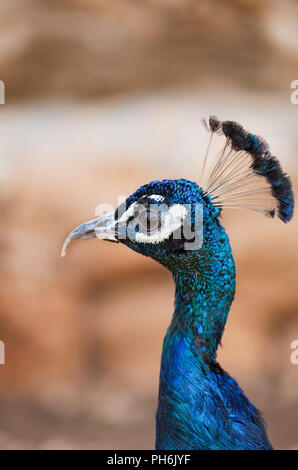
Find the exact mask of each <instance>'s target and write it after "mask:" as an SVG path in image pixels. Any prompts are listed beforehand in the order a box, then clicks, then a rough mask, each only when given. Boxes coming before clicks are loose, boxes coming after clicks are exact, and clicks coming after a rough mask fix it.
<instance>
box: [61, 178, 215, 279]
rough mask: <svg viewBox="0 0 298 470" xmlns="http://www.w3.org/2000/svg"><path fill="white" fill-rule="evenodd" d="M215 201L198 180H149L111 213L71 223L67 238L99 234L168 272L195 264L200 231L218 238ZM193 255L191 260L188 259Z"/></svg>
mask: <svg viewBox="0 0 298 470" xmlns="http://www.w3.org/2000/svg"><path fill="white" fill-rule="evenodd" d="M219 214H220V208H218V207H216V206H214V205H213V204H212V202H211V200H210V198H209V196H208V195H207V194H204V191H203V190H202V188H201V187H200V186H198V184H197V183H195V182H191V181H188V180H185V179H179V180H163V181H152V182H150V183H148V184H146V185H144V186H141V187H140V188H139V189H138V190H137V191H135V192H134V193H133V194H132V195H131V196H129V197H128V198H127V199H126V201H125V202H123V203H122V204H121V205H120V206H119V207H118V208H117V209H116V211H115V212H110V213H106V214H104V215H103V216H101V217H98V218H96V219H93V220H91V221H89V222H87V223H84V224H82V225H80V226H79V227H77V228H75V229H74V230H73V231H72V232H71V234H70V235H69V237H68V238H67V239H66V241H65V244H64V247H63V251H62V254H63V255H64V254H65V252H66V247H67V245H68V244H69V243H70V241H71V240H74V239H86V238H95V237H97V238H99V239H104V240H109V241H112V242H116V243H119V242H120V243H123V244H124V245H126V246H128V247H129V248H131V249H133V250H134V251H136V252H138V253H140V254H143V255H145V256H149V257H151V258H153V259H155V260H157V261H158V262H160V263H161V264H163V265H165V266H166V267H168V268H169V269H170V270H171V271H174V272H175V271H177V270H178V271H179V270H181V269H183V270H185V269H188V270H191V269H192V268H195V264H196V263H195V256H197V254H198V253H199V252H200V250H201V249H202V246H203V242H204V235H206V237H207V238H208V237H209V232H210V230H211V229H212V230H213V232H215V233H214V234H213V236H214V237H215V236H216V228H217V235H218V236H219V237H220V236H221V238H222V232H221V228H220V224H219V223H218V216H219ZM192 260H193V262H192Z"/></svg>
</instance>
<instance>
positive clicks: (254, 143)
mask: <svg viewBox="0 0 298 470" xmlns="http://www.w3.org/2000/svg"><path fill="white" fill-rule="evenodd" d="M203 125H204V127H205V128H206V130H207V131H208V132H209V133H210V139H209V143H208V147H207V151H206V155H205V158H204V162H203V168H202V174H201V181H200V186H201V188H202V189H203V191H204V193H205V194H208V195H209V197H210V199H211V201H212V203H213V205H214V206H217V207H219V208H221V209H222V208H229V209H231V208H242V209H251V210H254V211H257V212H261V213H262V214H264V215H267V216H271V217H274V216H275V215H276V214H277V215H278V217H279V218H280V219H281V220H282V221H283V222H289V221H290V220H291V218H292V216H293V210H294V197H293V191H292V185H291V181H290V179H289V177H288V175H287V174H286V173H284V172H283V171H282V169H281V166H280V163H279V161H278V159H277V158H276V157H275V156H274V155H272V153H271V152H270V149H269V146H268V144H267V142H266V141H265V140H264V139H263V138H262V137H259V136H257V135H254V134H252V133H250V132H248V131H246V130H245V129H244V128H243V127H242V126H241V125H240V124H238V123H237V122H234V121H220V120H219V119H218V118H217V117H216V116H210V117H209V120H208V121H206V120H205V119H204V120H203ZM218 137H220V138H225V142H224V146H223V148H221V150H220V151H219V152H213V151H212V146H213V144H214V140H215V139H216V138H218Z"/></svg>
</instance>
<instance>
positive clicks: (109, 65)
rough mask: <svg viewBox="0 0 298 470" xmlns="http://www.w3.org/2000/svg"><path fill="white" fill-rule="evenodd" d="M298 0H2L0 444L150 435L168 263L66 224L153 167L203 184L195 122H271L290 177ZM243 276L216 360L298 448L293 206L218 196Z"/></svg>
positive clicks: (295, 152)
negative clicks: (285, 213) (282, 217)
mask: <svg viewBox="0 0 298 470" xmlns="http://www.w3.org/2000/svg"><path fill="white" fill-rule="evenodd" d="M297 19H298V2H297V1H294V0H293V1H290V0H286V1H270V2H269V1H257V0H255V1H251V0H250V1H249V0H225V1H219V0H211V1H207V0H205V1H200V2H198V1H195V0H185V1H184V2H181V1H179V0H143V1H142V2H139V1H137V0H114V1H113V2H111V1H108V0H105V1H104V0H96V1H95V0H84V1H83V0H60V1H56V0H51V1H48V0H44V1H43V2H40V1H37V0H26V1H25V0H21V1H20V0H19V1H16V0H2V2H1V6H0V79H1V80H3V81H4V82H5V84H6V104H5V105H4V106H3V105H1V106H0V137H1V145H0V218H1V225H0V257H1V264H0V340H2V341H4V342H5V350H6V364H5V365H0V447H1V448H2V449H13V448H22V449H32V448H33V449H48V448H50V449H51V448H53V449H64V448H65V449H80V448H83V449H88V448H92V449H93V448H95V449H96V448H99V449H113V448H116V449H136V448H138V449H152V448H153V446H154V413H155V407H156V400H157V386H158V374H159V360H160V353H161V345H162V338H163V336H164V333H165V330H166V327H167V325H168V323H169V321H170V318H171V314H172V310H173V294H174V289H173V284H172V280H171V277H170V274H169V273H168V272H166V271H165V270H164V269H163V268H162V267H161V266H159V265H157V264H155V263H154V262H153V261H152V260H150V259H145V258H143V257H141V256H139V255H137V254H136V253H133V252H132V251H130V250H128V249H127V248H125V247H124V246H119V245H113V244H109V243H104V242H99V241H97V240H92V241H86V242H81V243H78V244H75V243H74V245H73V246H71V248H70V250H69V254H68V256H67V257H66V258H64V259H61V258H60V256H59V252H60V249H61V245H62V242H63V240H64V237H65V236H66V235H67V234H68V233H69V231H70V230H71V229H72V228H73V227H75V226H76V225H78V224H79V223H81V222H82V221H84V220H88V219H91V218H92V217H93V216H94V210H95V208H96V206H97V205H98V204H99V203H101V202H104V203H110V204H113V205H114V206H116V205H117V198H118V196H119V195H129V194H131V193H132V192H133V191H134V190H135V189H136V188H137V187H138V186H140V185H141V184H144V183H146V182H148V181H150V180H151V179H161V178H165V177H168V178H172V177H173V178H176V177H186V178H189V179H192V180H196V179H197V178H198V175H199V169H200V161H201V157H202V155H203V152H204V148H205V135H204V133H203V131H202V129H201V124H200V118H201V117H203V116H206V115H208V114H210V113H215V114H217V115H218V116H219V117H221V118H223V119H236V120H239V121H240V122H241V123H242V124H243V125H244V126H245V127H247V128H250V129H251V130H252V131H254V132H257V133H258V134H261V135H263V136H264V137H265V138H266V139H267V140H268V141H269V142H270V144H271V148H272V150H273V151H274V152H275V153H276V154H277V155H279V157H280V159H281V161H282V164H283V166H284V168H285V169H286V170H287V171H288V172H289V174H291V176H292V179H293V184H294V188H297V174H298V172H297V157H298V138H297V124H298V105H296V106H295V105H293V104H291V101H290V95H291V92H292V90H291V88H290V84H291V82H292V81H293V80H295V79H298V57H297V47H298V33H297V28H296V24H297ZM223 223H224V225H225V227H226V229H227V231H228V233H229V235H230V238H231V244H232V248H233V252H234V257H235V260H236V264H237V270H238V271H237V275H238V277H237V292H236V300H235V302H234V304H233V307H232V310H231V313H230V317H229V320H228V323H227V327H226V332H225V335H224V340H223V347H222V348H221V349H220V351H219V360H220V362H221V364H222V366H223V367H224V368H225V369H227V370H228V371H229V372H230V373H231V374H232V375H233V376H234V377H236V378H237V380H238V382H239V383H240V385H241V386H242V387H243V388H244V390H245V391H246V393H247V395H248V396H249V397H250V398H251V399H252V400H253V401H254V402H255V404H256V405H257V406H258V407H259V408H260V409H261V410H262V411H263V413H264V416H265V419H266V421H267V424H268V432H269V435H270V437H271V440H272V443H273V445H274V446H275V447H277V448H283V449H290V448H291V449H293V448H298V427H297V419H298V412H297V409H298V407H297V396H298V365H293V364H292V363H291V361H290V357H291V353H292V350H291V347H290V345H291V342H292V341H293V340H295V339H297V340H298V295H297V283H298V250H297V248H298V246H297V229H298V223H297V218H296V217H295V218H294V220H293V221H292V222H291V223H290V224H288V225H284V224H282V223H281V222H280V221H278V220H276V221H275V220H273V221H272V220H267V219H266V218H263V217H262V216H260V215H258V214H254V213H248V212H241V211H235V212H234V211H226V214H224V216H223Z"/></svg>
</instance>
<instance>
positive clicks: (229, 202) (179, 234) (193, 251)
mask: <svg viewBox="0 0 298 470" xmlns="http://www.w3.org/2000/svg"><path fill="white" fill-rule="evenodd" d="M204 125H205V127H206V128H207V130H208V132H209V133H210V141H209V145H208V150H207V152H206V156H205V159H204V162H203V169H202V175H201V182H200V185H198V184H197V183H194V182H191V181H188V180H185V179H178V180H163V181H152V182H151V183H149V184H146V185H144V186H141V187H140V188H139V189H138V190H137V191H135V192H134V193H133V194H132V195H131V196H130V197H129V198H128V199H127V200H126V201H125V202H124V203H123V204H121V205H120V206H119V207H118V208H117V209H116V211H115V212H114V211H113V212H110V213H106V214H104V215H102V216H101V217H98V218H96V219H93V220H91V221H89V222H86V223H84V224H82V225H80V226H79V227H77V228H75V229H74V230H73V231H72V232H71V234H70V235H69V236H68V238H67V239H66V240H65V243H64V246H63V249H62V255H65V253H66V248H67V246H68V244H69V243H70V241H72V240H75V239H86V238H95V237H96V238H99V239H104V240H109V241H112V242H121V243H123V244H125V245H127V246H128V247H129V248H131V249H133V250H134V251H137V252H138V253H141V254H143V255H145V256H150V257H151V258H153V259H155V260H157V261H158V262H160V263H161V264H163V265H165V266H166V267H167V268H168V269H170V270H171V271H172V272H173V273H177V272H178V273H179V272H185V271H188V272H192V271H198V270H199V269H200V265H201V264H202V263H203V264H204V266H205V265H206V260H207V261H208V259H210V258H212V263H213V267H214V264H216V263H215V261H216V262H218V264H219V265H220V264H226V266H227V270H230V269H231V265H232V261H231V262H230V261H229V260H231V258H232V257H231V254H230V247H229V240H228V237H227V235H226V233H225V231H224V229H223V227H222V225H221V223H220V220H219V219H220V213H221V210H222V209H224V208H247V209H252V210H255V211H257V212H261V213H262V214H264V215H267V216H271V217H274V216H275V214H277V215H278V216H279V218H280V219H281V220H282V221H283V222H288V221H289V220H290V219H291V218H292V215H293V207H294V198H293V192H292V187H291V182H290V180H289V177H288V176H287V175H286V174H285V173H283V171H282V169H281V166H280V164H279V161H278V160H277V159H276V157H274V156H273V155H272V154H271V153H270V151H269V147H268V145H267V144H266V142H265V141H264V140H263V139H262V138H260V137H258V136H255V135H253V134H251V133H249V132H247V131H245V130H244V129H243V127H242V126H241V125H240V124H238V123H236V122H233V121H223V122H221V121H219V120H218V119H217V118H216V117H214V116H211V117H210V118H209V121H208V123H207V122H206V121H205V122H204ZM214 136H219V137H220V138H222V137H224V138H225V140H224V145H223V146H222V149H221V151H220V152H219V154H217V155H216V156H215V158H213V160H212V159H211V162H210V161H209V160H210V157H209V155H210V154H212V151H211V149H212V145H213V141H214V140H215V139H214V138H213V137H214ZM213 267H212V269H213ZM211 275H212V273H211Z"/></svg>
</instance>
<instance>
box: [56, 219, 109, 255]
mask: <svg viewBox="0 0 298 470" xmlns="http://www.w3.org/2000/svg"><path fill="white" fill-rule="evenodd" d="M88 238H99V239H100V240H109V241H112V242H118V240H117V237H116V221H115V217H114V212H109V213H107V214H104V215H102V216H100V217H97V218H96V219H93V220H89V221H88V222H85V223H84V224H81V225H79V226H78V227H76V228H75V229H74V230H73V231H72V232H71V233H70V234H69V235H68V237H67V238H66V240H65V242H64V243H63V247H62V250H61V256H65V255H66V250H67V247H68V245H69V244H70V242H71V241H72V240H86V239H88Z"/></svg>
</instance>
